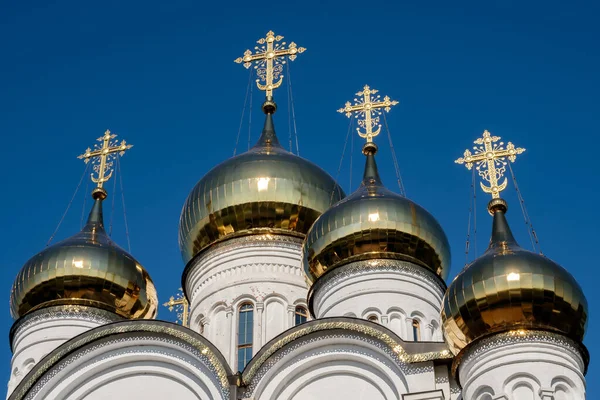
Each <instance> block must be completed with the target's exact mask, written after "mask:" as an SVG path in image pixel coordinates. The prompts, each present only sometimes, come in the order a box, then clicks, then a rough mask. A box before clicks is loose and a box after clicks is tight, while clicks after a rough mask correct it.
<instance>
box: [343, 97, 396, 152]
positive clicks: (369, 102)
mask: <svg viewBox="0 0 600 400" xmlns="http://www.w3.org/2000/svg"><path fill="white" fill-rule="evenodd" d="M378 92H379V91H378V90H376V89H371V88H370V87H369V85H365V87H364V88H363V90H362V91H361V92H358V93H356V95H357V96H360V98H355V99H354V105H353V104H352V103H350V102H349V101H347V102H346V105H345V107H344V108H340V109H339V110H338V112H341V113H344V114H346V116H347V117H348V118H350V117H351V116H352V113H356V118H357V119H358V128H356V131H357V132H358V135H359V136H360V137H361V138H365V139H367V143H370V142H372V141H373V138H374V137H375V136H377V135H379V132H381V124H380V123H379V116H380V115H381V109H384V110H385V111H386V112H389V111H390V110H391V107H392V106H395V105H396V104H398V102H397V101H396V100H391V99H390V97H389V96H385V97H384V98H383V100H381V96H380V95H378V94H377V93H378ZM361 128H362V129H364V132H361ZM373 128H376V129H375V131H373Z"/></svg>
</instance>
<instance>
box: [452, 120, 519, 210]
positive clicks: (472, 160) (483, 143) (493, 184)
mask: <svg viewBox="0 0 600 400" xmlns="http://www.w3.org/2000/svg"><path fill="white" fill-rule="evenodd" d="M499 140H500V136H492V135H491V134H490V132H488V131H487V130H485V131H484V132H483V137H481V138H479V139H477V140H475V141H474V142H473V143H475V144H477V145H479V146H473V150H475V153H471V151H470V150H469V149H467V150H465V153H464V155H463V157H460V158H459V159H457V160H455V161H454V162H455V163H457V164H465V167H467V169H469V170H470V169H471V168H472V167H473V165H475V169H476V170H477V173H478V174H479V176H480V177H481V178H482V179H483V180H485V181H487V182H489V184H490V186H485V185H484V184H483V182H479V184H480V185H481V189H482V190H483V191H484V192H485V193H490V194H491V195H492V198H493V199H499V198H500V192H501V191H503V190H504V189H506V186H507V185H508V181H507V179H506V178H504V180H502V177H503V176H504V173H505V172H506V165H507V164H508V162H507V161H506V158H508V160H509V161H511V162H515V160H516V159H517V154H521V153H523V152H524V151H525V149H524V148H521V147H515V145H514V144H512V143H511V142H508V144H507V145H506V148H504V142H500V143H497V142H498V141H499Z"/></svg>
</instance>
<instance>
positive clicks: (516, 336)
mask: <svg viewBox="0 0 600 400" xmlns="http://www.w3.org/2000/svg"><path fill="white" fill-rule="evenodd" d="M517 343H547V344H552V345H555V346H557V347H560V348H563V349H569V350H571V351H572V352H573V353H576V354H580V355H581V359H582V361H583V365H584V371H583V374H584V375H585V374H586V373H587V368H588V364H589V361H590V353H589V352H588V350H587V348H586V347H585V346H584V345H583V344H581V343H577V342H575V341H574V340H572V339H569V338H568V337H566V336H565V335H562V334H560V333H554V332H548V331H539V330H523V329H519V330H513V331H507V332H502V333H496V334H491V335H489V336H486V337H484V338H481V339H478V340H476V341H474V342H472V343H470V344H469V345H467V347H465V348H464V349H462V350H461V351H460V353H458V354H457V355H456V357H455V358H454V360H453V362H452V375H453V376H454V379H455V380H456V382H457V383H458V384H459V385H460V380H459V374H458V370H459V368H460V365H461V364H463V363H468V362H469V361H471V360H472V359H473V358H477V357H480V356H481V355H482V354H483V353H486V352H488V351H490V350H491V349H493V348H495V347H498V346H508V345H512V344H517Z"/></svg>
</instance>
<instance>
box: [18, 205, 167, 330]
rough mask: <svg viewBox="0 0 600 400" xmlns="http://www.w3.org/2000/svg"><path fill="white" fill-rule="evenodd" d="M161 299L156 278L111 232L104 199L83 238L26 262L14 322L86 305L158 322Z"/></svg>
mask: <svg viewBox="0 0 600 400" xmlns="http://www.w3.org/2000/svg"><path fill="white" fill-rule="evenodd" d="M157 304H158V300H157V297H156V289H155V287H154V284H153V283H152V279H150V276H149V275H148V273H147V272H146V270H145V269H144V267H142V266H141V265H140V263H139V262H137V260H135V259H134V258H133V257H132V256H131V255H130V254H129V253H127V252H126V251H125V250H123V249H122V248H120V247H119V246H117V245H116V244H115V243H114V242H113V241H112V240H110V238H109V237H108V235H107V234H106V232H105V230H104V223H103V220H102V199H101V198H96V200H95V203H94V206H93V208H92V211H91V212H90V216H89V218H88V221H87V224H86V225H85V227H84V228H83V229H82V230H81V232H79V233H78V234H76V235H74V236H72V237H70V238H68V239H65V240H63V241H62V242H59V243H57V244H55V245H53V246H50V247H48V248H46V249H45V250H43V251H42V252H40V253H38V254H36V255H35V256H33V257H32V258H31V259H30V260H29V261H27V262H26V263H25V265H24V266H23V268H21V271H20V272H19V274H18V275H17V278H16V279H15V282H14V284H13V288H12V291H11V295H10V310H11V314H12V316H13V318H15V319H16V318H19V317H22V316H24V315H25V314H27V313H29V312H31V311H35V310H39V309H41V308H45V307H51V306H59V305H83V306H90V307H96V308H101V309H104V310H108V311H111V312H114V313H116V314H118V315H120V316H122V317H125V318H140V319H141V318H146V319H152V318H154V317H155V316H156V307H157Z"/></svg>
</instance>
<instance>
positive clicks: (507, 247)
mask: <svg viewBox="0 0 600 400" xmlns="http://www.w3.org/2000/svg"><path fill="white" fill-rule="evenodd" d="M488 209H489V210H490V213H491V214H492V215H493V217H494V222H493V227H492V238H491V241H490V245H489V247H488V249H487V251H486V252H485V253H484V254H483V256H481V257H479V258H478V259H476V260H475V261H473V262H472V263H471V264H469V265H467V266H466V267H465V268H464V269H463V270H462V271H461V272H460V273H459V274H458V276H457V277H456V278H455V279H454V281H453V282H452V283H451V284H450V286H449V287H448V290H447V292H446V295H445V297H444V302H443V308H442V321H443V326H444V331H445V336H446V340H447V341H448V343H449V345H450V348H451V350H452V351H453V352H454V354H458V353H459V352H460V350H462V349H463V348H465V347H466V346H467V345H468V344H469V343H471V342H473V341H475V340H477V339H479V338H481V337H484V336H486V335H490V334H494V333H500V332H505V331H511V330H542V331H550V332H556V333H560V334H563V335H565V336H567V337H569V338H571V339H574V340H576V341H577V342H579V343H580V342H581V341H582V340H583V336H584V333H585V328H586V323H587V316H588V306H587V301H586V299H585V296H584V295H583V291H582V290H581V287H580V286H579V284H578V283H577V281H575V279H574V278H573V276H572V275H571V274H569V272H567V270H565V269H564V268H563V267H561V266H560V265H558V264H557V263H555V262H554V261H552V260H550V259H548V258H546V257H544V256H543V255H540V254H536V253H533V252H530V251H527V250H524V249H522V248H521V247H519V245H518V244H517V242H516V241H515V239H514V237H513V235H512V232H511V230H510V227H509V226H508V223H507V221H506V217H505V213H506V210H507V205H506V202H505V201H504V200H502V199H493V200H492V201H491V202H490V204H489V206H488Z"/></svg>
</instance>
